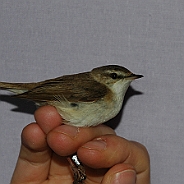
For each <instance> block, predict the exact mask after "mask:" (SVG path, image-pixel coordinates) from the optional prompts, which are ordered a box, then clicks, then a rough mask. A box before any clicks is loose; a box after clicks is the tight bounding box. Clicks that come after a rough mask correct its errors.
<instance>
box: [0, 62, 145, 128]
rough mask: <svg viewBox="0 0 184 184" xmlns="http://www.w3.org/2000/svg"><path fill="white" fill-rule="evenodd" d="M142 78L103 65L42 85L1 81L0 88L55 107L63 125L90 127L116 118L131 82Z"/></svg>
mask: <svg viewBox="0 0 184 184" xmlns="http://www.w3.org/2000/svg"><path fill="white" fill-rule="evenodd" d="M141 77H143V75H137V74H134V73H132V72H130V71H129V70H128V69H126V68H125V67H122V66H118V65H106V66H100V67H97V68H94V69H92V70H91V71H90V72H83V73H78V74H72V75H64V76H61V77H57V78H54V79H48V80H45V81H41V82H31V83H8V82H0V89H3V90H9V91H11V92H13V93H15V95H14V97H17V98H22V99H27V100H31V101H34V102H35V103H36V104H37V105H38V106H43V105H52V106H54V107H55V108H56V109H57V111H58V113H59V114H60V115H61V116H62V118H63V120H64V123H65V124H68V125H72V126H76V127H90V126H96V125H99V124H101V123H104V122H106V121H108V120H110V119H112V118H113V117H115V116H116V115H117V114H118V113H119V111H120V109H121V107H122V104H123V99H124V96H125V93H126V91H127V89H128V87H129V85H130V83H131V82H132V81H133V80H135V79H138V78H141Z"/></svg>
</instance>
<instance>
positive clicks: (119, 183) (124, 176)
mask: <svg viewBox="0 0 184 184" xmlns="http://www.w3.org/2000/svg"><path fill="white" fill-rule="evenodd" d="M135 183H136V173H135V171H134V170H126V171H122V172H119V173H117V174H115V176H114V177H113V178H112V184H135Z"/></svg>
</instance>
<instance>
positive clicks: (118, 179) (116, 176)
mask: <svg viewBox="0 0 184 184" xmlns="http://www.w3.org/2000/svg"><path fill="white" fill-rule="evenodd" d="M102 184H136V171H135V169H134V168H133V167H132V166H131V165H129V164H124V163H123V164H117V165H115V166H113V167H112V168H111V169H109V171H108V172H107V173H106V174H105V176H104V178H103V181H102Z"/></svg>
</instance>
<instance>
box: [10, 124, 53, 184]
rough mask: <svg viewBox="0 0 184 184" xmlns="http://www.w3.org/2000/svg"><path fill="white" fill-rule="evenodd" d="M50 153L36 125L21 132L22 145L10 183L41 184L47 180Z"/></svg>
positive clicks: (29, 126) (42, 134) (44, 138)
mask: <svg viewBox="0 0 184 184" xmlns="http://www.w3.org/2000/svg"><path fill="white" fill-rule="evenodd" d="M50 157H51V151H50V149H49V148H48V146H47V142H46V135H45V133H44V132H43V131H42V130H41V129H40V127H39V126H38V125H37V124H36V123H32V124H29V125H28V126H26V127H25V128H24V129H23V131H22V145H21V150H20V154H19V157H18V161H17V165H16V168H15V171H14V174H13V177H12V181H11V183H19V184H21V183H28V182H31V183H33V184H34V183H41V182H43V181H45V180H46V179H47V175H48V172H49V165H50Z"/></svg>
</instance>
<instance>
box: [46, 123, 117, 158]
mask: <svg viewBox="0 0 184 184" xmlns="http://www.w3.org/2000/svg"><path fill="white" fill-rule="evenodd" d="M106 134H115V132H114V130H112V129H111V128H110V127H107V126H105V125H99V126H96V127H84V128H77V127H74V126H69V125H61V126H59V127H56V128H55V129H53V130H52V131H50V132H49V134H48V136H47V142H48V144H49V146H50V147H51V148H52V149H53V150H54V152H56V153H57V154H59V155H61V156H68V155H71V154H73V153H75V152H76V151H77V149H78V148H79V147H80V146H82V145H83V144H84V143H86V142H88V141H90V140H93V139H94V138H95V137H98V136H101V135H106Z"/></svg>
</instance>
